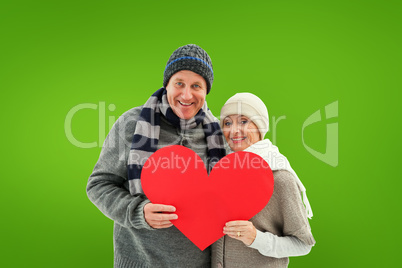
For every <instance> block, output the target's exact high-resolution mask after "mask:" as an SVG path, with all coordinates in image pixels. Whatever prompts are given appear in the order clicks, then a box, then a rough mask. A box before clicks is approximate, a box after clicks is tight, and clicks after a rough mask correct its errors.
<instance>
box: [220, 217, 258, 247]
mask: <svg viewBox="0 0 402 268" xmlns="http://www.w3.org/2000/svg"><path fill="white" fill-rule="evenodd" d="M223 233H224V234H226V235H228V236H229V237H231V238H234V239H237V240H240V241H242V242H243V243H244V244H245V245H246V246H250V245H251V244H252V243H253V242H254V239H255V237H256V236H257V230H256V229H255V227H254V225H253V223H252V222H251V221H229V222H227V223H226V225H225V227H223Z"/></svg>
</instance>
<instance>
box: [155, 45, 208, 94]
mask: <svg viewBox="0 0 402 268" xmlns="http://www.w3.org/2000/svg"><path fill="white" fill-rule="evenodd" d="M182 70H189V71H192V72H194V73H197V74H199V75H201V76H202V77H203V78H204V79H205V81H206V82H207V94H208V93H209V91H210V89H211V86H212V82H213V81H214V71H213V69H212V62H211V58H210V57H209V55H208V53H207V52H205V50H203V49H202V48H200V47H199V46H197V45H193V44H190V45H185V46H182V47H179V48H178V49H176V50H175V51H174V52H173V54H172V55H171V56H170V58H169V60H168V62H167V64H166V68H165V72H164V74H163V86H164V87H166V86H167V84H168V83H169V80H170V78H171V77H172V75H174V74H175V73H177V72H179V71H182Z"/></svg>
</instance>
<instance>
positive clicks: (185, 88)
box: [166, 70, 207, 119]
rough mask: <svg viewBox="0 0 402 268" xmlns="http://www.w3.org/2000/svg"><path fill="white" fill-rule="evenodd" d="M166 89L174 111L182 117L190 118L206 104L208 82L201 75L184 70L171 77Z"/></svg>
mask: <svg viewBox="0 0 402 268" xmlns="http://www.w3.org/2000/svg"><path fill="white" fill-rule="evenodd" d="M166 90H167V100H168V102H169V105H170V107H171V108H172V109H173V112H174V113H175V114H176V115H177V116H178V117H180V118H181V119H190V118H193V117H194V116H195V115H196V114H197V113H198V111H199V110H200V109H201V107H202V106H203V105H204V102H205V96H206V95H207V83H206V82H205V79H204V78H203V77H202V76H201V75H199V74H196V73H194V72H192V71H188V70H183V71H179V72H177V73H175V74H174V75H173V76H172V77H171V78H170V80H169V83H168V84H167V86H166Z"/></svg>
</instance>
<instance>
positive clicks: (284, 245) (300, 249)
mask: <svg viewBox="0 0 402 268" xmlns="http://www.w3.org/2000/svg"><path fill="white" fill-rule="evenodd" d="M250 247H251V248H254V249H257V250H258V251H259V252H260V253H261V254H262V255H264V256H268V257H273V258H284V257H295V256H303V255H306V254H308V253H309V252H310V251H311V248H312V247H313V245H307V244H305V243H304V242H302V241H300V240H299V239H298V238H297V237H294V236H283V237H280V236H277V235H274V234H272V233H270V232H261V231H259V230H257V236H256V238H255V240H254V242H253V243H252V244H251V245H250Z"/></svg>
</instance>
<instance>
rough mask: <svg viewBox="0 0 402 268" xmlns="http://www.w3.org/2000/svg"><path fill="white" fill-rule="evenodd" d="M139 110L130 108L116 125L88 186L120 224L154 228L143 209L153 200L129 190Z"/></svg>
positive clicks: (89, 192)
mask: <svg viewBox="0 0 402 268" xmlns="http://www.w3.org/2000/svg"><path fill="white" fill-rule="evenodd" d="M139 110H140V109H136V108H134V109H132V110H130V111H128V112H126V113H125V114H123V115H122V116H121V117H120V118H119V119H118V120H117V121H116V123H115V124H114V125H113V127H112V129H111V131H110V132H109V134H108V135H107V137H106V140H105V142H104V144H103V148H102V151H101V154H100V156H99V160H98V162H97V163H96V165H95V167H94V170H93V172H92V174H91V175H90V177H89V179H88V184H87V188H86V190H87V195H88V198H89V199H90V200H91V202H92V203H93V204H94V205H95V206H96V207H97V208H98V209H99V210H100V211H101V212H102V213H103V214H104V215H105V216H107V217H108V218H110V219H112V220H113V221H115V222H117V223H118V224H120V225H122V226H124V227H128V228H138V229H140V228H147V229H153V228H152V227H150V226H149V225H148V224H147V223H146V221H145V218H144V212H143V207H144V206H145V204H147V203H149V200H148V199H147V198H146V197H145V195H143V194H138V195H134V196H133V195H131V194H130V192H129V190H128V189H129V187H128V180H127V157H128V154H129V151H130V147H131V142H132V137H133V134H134V130H135V124H136V119H137V118H138V114H139Z"/></svg>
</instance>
